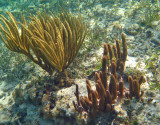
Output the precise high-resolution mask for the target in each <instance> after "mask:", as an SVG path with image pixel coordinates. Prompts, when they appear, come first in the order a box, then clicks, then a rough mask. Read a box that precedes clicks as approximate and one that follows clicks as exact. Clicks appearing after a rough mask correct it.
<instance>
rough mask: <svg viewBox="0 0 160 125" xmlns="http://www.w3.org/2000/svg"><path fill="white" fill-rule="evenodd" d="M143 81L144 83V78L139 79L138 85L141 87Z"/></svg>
mask: <svg viewBox="0 0 160 125" xmlns="http://www.w3.org/2000/svg"><path fill="white" fill-rule="evenodd" d="M143 81H145V78H144V76H141V77H140V79H139V85H141V84H142V83H143Z"/></svg>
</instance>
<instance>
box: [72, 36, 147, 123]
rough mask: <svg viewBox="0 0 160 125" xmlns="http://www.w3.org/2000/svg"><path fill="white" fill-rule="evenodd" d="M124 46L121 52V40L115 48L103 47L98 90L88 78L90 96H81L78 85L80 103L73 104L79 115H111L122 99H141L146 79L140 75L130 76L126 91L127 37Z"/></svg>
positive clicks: (96, 78)
mask: <svg viewBox="0 0 160 125" xmlns="http://www.w3.org/2000/svg"><path fill="white" fill-rule="evenodd" d="M122 45H123V52H121V49H120V43H119V40H116V45H113V49H112V47H111V45H110V44H105V45H104V53H103V58H102V69H101V70H100V72H95V83H96V84H95V86H96V89H95V90H94V89H92V87H91V83H90V81H89V80H88V79H87V80H86V87H87V92H88V96H85V97H80V96H79V89H78V85H76V91H75V96H76V99H77V103H76V102H74V101H73V105H74V108H75V110H76V111H77V112H79V113H85V115H86V119H87V117H89V118H93V117H96V116H97V115H98V113H100V112H104V113H106V112H112V111H113V110H114V107H113V104H115V103H116V102H117V100H118V99H122V98H123V97H126V98H128V99H132V98H133V97H134V98H136V99H137V100H139V99H140V98H141V97H142V95H143V91H141V90H140V86H141V84H142V83H143V82H144V81H145V79H144V77H143V76H140V78H139V79H138V78H137V76H135V75H134V76H133V77H132V76H128V79H127V81H128V84H129V88H125V85H124V79H123V77H124V74H123V71H124V66H125V61H126V58H127V44H126V40H125V35H124V34H122ZM113 52H114V53H113ZM113 57H115V59H114V58H113ZM109 79H110V80H109ZM117 97H118V98H117ZM84 120H85V119H84ZM84 122H86V121H84Z"/></svg>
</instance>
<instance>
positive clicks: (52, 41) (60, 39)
mask: <svg viewBox="0 0 160 125" xmlns="http://www.w3.org/2000/svg"><path fill="white" fill-rule="evenodd" d="M8 15H9V17H10V20H8V19H7V18H6V17H4V16H3V15H0V17H1V18H0V20H1V23H0V38H1V39H2V41H3V42H4V43H5V45H6V46H7V48H8V49H10V50H11V51H13V52H18V53H22V54H24V55H26V56H27V57H28V58H29V59H31V60H32V61H33V62H34V63H36V64H38V65H39V66H40V67H42V68H43V69H44V70H46V71H47V72H49V73H50V74H52V72H53V71H54V70H55V69H57V70H59V71H63V70H64V69H66V68H67V67H68V66H69V65H70V64H71V63H72V62H73V60H74V59H75V57H76V55H77V53H78V50H79V49H80V47H81V45H82V43H83V41H84V38H85V35H86V25H85V23H84V22H83V19H82V17H81V15H79V16H78V17H75V16H73V15H72V14H71V13H67V12H63V13H61V14H59V16H54V15H53V14H52V13H50V15H49V14H47V13H46V12H43V13H42V14H40V13H38V12H37V16H35V15H33V16H30V19H31V21H30V22H29V21H27V20H25V17H24V16H22V18H21V20H22V21H21V22H17V21H16V19H15V18H14V16H13V15H12V13H10V12H8ZM19 27H20V31H19Z"/></svg>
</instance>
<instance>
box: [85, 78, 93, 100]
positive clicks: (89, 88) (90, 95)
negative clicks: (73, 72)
mask: <svg viewBox="0 0 160 125" xmlns="http://www.w3.org/2000/svg"><path fill="white" fill-rule="evenodd" d="M86 83H87V92H88V98H89V100H91V98H92V93H91V91H92V89H91V84H90V82H89V80H88V79H87V80H86Z"/></svg>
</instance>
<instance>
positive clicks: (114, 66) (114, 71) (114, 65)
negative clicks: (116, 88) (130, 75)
mask: <svg viewBox="0 0 160 125" xmlns="http://www.w3.org/2000/svg"><path fill="white" fill-rule="evenodd" d="M111 74H113V75H114V76H115V80H116V81H117V73H116V63H115V62H114V61H113V60H112V63H111Z"/></svg>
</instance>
